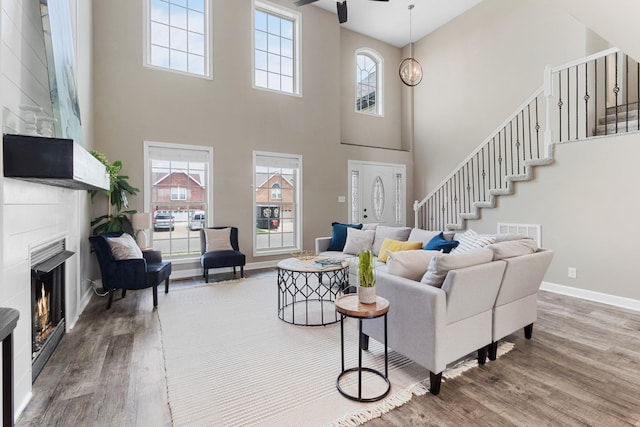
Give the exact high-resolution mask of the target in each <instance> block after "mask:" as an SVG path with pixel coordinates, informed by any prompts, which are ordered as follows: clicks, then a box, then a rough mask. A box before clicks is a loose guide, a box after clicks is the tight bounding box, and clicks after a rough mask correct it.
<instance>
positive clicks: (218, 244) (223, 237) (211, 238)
mask: <svg viewBox="0 0 640 427" xmlns="http://www.w3.org/2000/svg"><path fill="white" fill-rule="evenodd" d="M204 236H205V238H206V248H205V251H206V252H212V251H232V250H233V247H232V246H231V229H230V228H228V227H227V228H219V229H218V228H205V230H204Z"/></svg>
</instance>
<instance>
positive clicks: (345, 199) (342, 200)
mask: <svg viewBox="0 0 640 427" xmlns="http://www.w3.org/2000/svg"><path fill="white" fill-rule="evenodd" d="M346 201H347V198H346V197H345V196H338V203H345V202H346Z"/></svg>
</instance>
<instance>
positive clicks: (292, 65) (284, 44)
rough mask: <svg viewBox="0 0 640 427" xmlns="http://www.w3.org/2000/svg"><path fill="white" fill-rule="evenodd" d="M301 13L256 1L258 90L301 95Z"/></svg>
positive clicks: (254, 78) (254, 22)
mask: <svg viewBox="0 0 640 427" xmlns="http://www.w3.org/2000/svg"><path fill="white" fill-rule="evenodd" d="M299 20H300V17H299V14H298V13H294V12H292V11H290V10H288V9H284V8H282V7H279V6H276V5H273V4H271V3H267V2H263V1H261V0H256V1H255V8H254V16H253V24H254V31H253V46H254V58H253V60H254V62H253V63H254V74H253V84H254V86H255V87H259V88H264V89H271V90H274V91H278V92H284V93H289V94H295V95H299V94H300V84H299V80H300V72H299V70H300V66H299V39H300V38H299V36H298V35H299Z"/></svg>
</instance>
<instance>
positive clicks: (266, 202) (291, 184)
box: [253, 151, 302, 255]
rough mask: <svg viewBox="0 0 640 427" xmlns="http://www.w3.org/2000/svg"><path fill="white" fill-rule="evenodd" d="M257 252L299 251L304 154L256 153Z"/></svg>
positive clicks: (255, 209) (259, 253)
mask: <svg viewBox="0 0 640 427" xmlns="http://www.w3.org/2000/svg"><path fill="white" fill-rule="evenodd" d="M253 164H254V180H253V181H254V188H255V191H254V199H253V205H254V212H255V216H254V218H255V221H254V245H253V247H254V255H273V254H280V253H289V252H291V251H295V250H300V249H301V245H302V243H301V242H302V236H301V234H302V233H301V229H302V218H301V208H300V207H301V206H302V203H301V202H302V201H301V189H302V182H301V179H302V157H301V156H298V155H294V154H279V153H265V152H257V151H254V153H253Z"/></svg>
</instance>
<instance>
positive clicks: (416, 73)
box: [398, 4, 422, 86]
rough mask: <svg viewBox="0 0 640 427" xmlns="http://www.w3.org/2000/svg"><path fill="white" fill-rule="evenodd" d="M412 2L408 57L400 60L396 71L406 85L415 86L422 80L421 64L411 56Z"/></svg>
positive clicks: (411, 7)
mask: <svg viewBox="0 0 640 427" xmlns="http://www.w3.org/2000/svg"><path fill="white" fill-rule="evenodd" d="M413 6H414V5H413V4H410V5H409V57H408V58H405V59H403V60H402V62H401V63H400V68H399V69H398V73H399V74H400V80H402V83H404V84H406V85H407V86H416V85H418V84H419V83H420V82H421V81H422V65H420V63H419V62H418V61H417V60H416V59H414V58H413V39H412V34H411V11H412V10H413Z"/></svg>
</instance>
